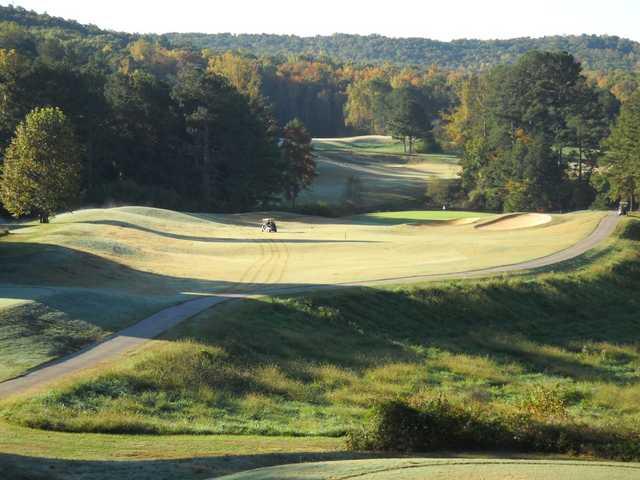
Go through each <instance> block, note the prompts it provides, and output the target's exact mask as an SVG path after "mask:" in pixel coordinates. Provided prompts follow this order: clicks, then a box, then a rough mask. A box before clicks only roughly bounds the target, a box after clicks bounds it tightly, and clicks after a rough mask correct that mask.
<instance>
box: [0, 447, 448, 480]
mask: <svg viewBox="0 0 640 480" xmlns="http://www.w3.org/2000/svg"><path fill="white" fill-rule="evenodd" d="M212 442H215V440H213V441H212ZM439 456H442V455H439ZM386 457H390V455H388V454H387V455H383V454H374V453H369V454H366V453H354V452H326V453H324V452H320V453H304V452H301V453H271V454H256V455H220V456H206V457H194V458H183V459H169V460H126V461H122V460H121V461H95V460H94V461H91V460H60V459H53V458H40V457H29V456H22V455H12V454H5V453H0V472H1V473H2V478H3V479H6V480H67V479H69V478H83V479H91V480H116V479H125V478H135V479H136V480H151V479H153V480H156V479H180V480H195V479H210V478H218V477H220V476H223V475H231V474H233V473H238V472H242V471H245V470H252V469H254V468H262V467H273V466H276V465H284V464H290V463H303V462H329V461H338V460H360V459H373V458H386Z"/></svg>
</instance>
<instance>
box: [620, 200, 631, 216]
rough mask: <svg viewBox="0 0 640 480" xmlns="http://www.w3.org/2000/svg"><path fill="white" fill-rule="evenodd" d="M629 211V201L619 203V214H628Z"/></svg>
mask: <svg viewBox="0 0 640 480" xmlns="http://www.w3.org/2000/svg"><path fill="white" fill-rule="evenodd" d="M627 213H629V202H620V205H618V215H626V214H627Z"/></svg>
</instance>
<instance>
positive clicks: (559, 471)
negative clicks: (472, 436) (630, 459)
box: [221, 458, 640, 480]
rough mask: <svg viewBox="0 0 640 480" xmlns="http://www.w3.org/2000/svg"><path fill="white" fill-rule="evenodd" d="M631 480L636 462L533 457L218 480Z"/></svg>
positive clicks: (337, 465) (285, 469)
mask: <svg viewBox="0 0 640 480" xmlns="http://www.w3.org/2000/svg"><path fill="white" fill-rule="evenodd" d="M347 478H359V479H363V480H378V479H379V480H382V479H385V480H601V479H605V478H606V479H611V480H635V479H637V478H640V464H623V463H589V462H566V461H554V462H549V461H536V460H494V459H491V460H481V459H473V460H472V459H467V460H464V459H422V458H415V459H388V460H354V461H342V462H323V463H308V464H301V465H285V466H282V467H272V468H261V469H258V470H253V471H249V472H246V473H239V474H236V475H230V476H227V477H221V480H223V479H224V480H327V479H331V480H341V479H347Z"/></svg>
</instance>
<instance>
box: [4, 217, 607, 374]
mask: <svg viewBox="0 0 640 480" xmlns="http://www.w3.org/2000/svg"><path fill="white" fill-rule="evenodd" d="M265 215H274V214H273V213H269V212H267V213H253V214H243V215H197V214H185V213H179V212H171V211H167V210H160V209H152V208H142V207H122V208H112V209H95V210H83V211H78V212H74V213H68V214H64V215H60V216H58V217H56V218H55V219H54V220H53V222H52V223H51V224H49V225H35V224H33V225H27V226H25V227H24V228H20V229H16V230H14V231H12V233H11V234H9V235H7V236H5V237H3V238H2V239H0V261H1V265H2V267H1V268H0V347H1V348H0V380H2V379H6V378H10V377H12V376H15V375H18V374H20V373H22V372H24V371H25V370H27V369H29V368H31V367H34V366H36V365H38V364H40V363H42V362H46V361H48V360H51V359H54V358H57V357H59V356H61V355H64V354H66V353H69V352H72V351H75V350H77V349H79V348H81V347H82V346H84V345H86V344H88V343H90V342H92V341H95V340H99V339H101V338H104V337H105V336H106V335H108V334H110V333H112V332H114V331H116V330H119V329H122V328H124V327H125V326H127V325H130V324H131V323H133V322H135V321H138V320H141V319H142V318H145V317H146V316H148V315H150V314H152V313H154V312H156V311H158V310H160V309H162V308H164V307H166V306H169V305H172V304H175V303H178V302H182V301H186V300H189V299H193V298H197V296H199V295H207V294H212V293H216V292H228V291H250V290H255V289H260V288H264V287H266V286H271V285H283V286H284V285H324V284H333V283H336V282H352V281H356V280H373V279H380V278H388V277H402V276H410V275H415V274H433V273H444V272H454V271H463V270H468V269H475V268H480V267H483V266H495V265H498V264H504V263H513V262H515V261H523V260H528V259H531V258H535V257H538V256H543V255H546V254H549V253H552V252H555V251H557V250H560V249H562V248H566V247H568V246H570V245H572V244H574V243H575V242H577V241H578V240H579V239H581V238H583V237H585V236H586V235H588V233H589V232H591V231H592V230H593V228H595V226H596V225H597V223H598V221H599V220H600V218H601V214H598V213H580V214H574V215H563V216H557V217H554V221H553V222H551V223H550V224H549V225H546V226H543V228H534V229H518V230H514V231H510V232H507V233H506V234H505V232H484V231H478V230H477V229H475V228H474V226H473V225H456V224H453V223H450V222H447V221H445V220H447V219H456V218H459V217H461V216H468V215H466V214H464V213H460V212H448V213H446V214H445V213H443V212H417V213H416V212H410V213H395V214H393V215H391V214H382V215H377V214H374V215H371V216H358V217H354V218H343V219H331V220H328V219H323V218H318V217H308V216H300V215H292V214H277V213H276V214H275V215H276V217H277V218H278V220H279V227H280V228H279V233H278V234H277V235H268V234H264V233H261V232H260V231H259V228H258V225H259V222H260V219H261V218H262V217H263V216H265ZM390 215H391V216H393V217H394V218H390ZM471 215H473V216H475V217H480V216H482V215H481V214H475V213H474V214H471ZM436 220H437V221H436ZM437 225H438V226H437ZM436 226H437V227H436Z"/></svg>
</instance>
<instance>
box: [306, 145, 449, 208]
mask: <svg viewBox="0 0 640 480" xmlns="http://www.w3.org/2000/svg"><path fill="white" fill-rule="evenodd" d="M313 147H314V150H315V152H316V163H317V169H318V177H317V178H316V180H315V181H314V183H313V184H312V185H311V188H310V189H309V190H307V191H304V192H303V193H302V194H301V196H300V200H299V203H300V204H305V203H306V204H308V203H319V202H320V203H326V204H328V205H340V204H344V203H345V202H347V201H349V200H350V199H349V198H348V197H347V196H345V195H346V192H347V183H348V181H349V178H350V177H353V178H356V179H357V181H358V182H359V188H360V189H361V191H359V192H358V193H359V198H358V199H357V200H356V202H355V203H357V204H358V205H359V206H363V207H367V208H369V207H376V206H393V205H407V204H419V203H421V202H423V201H424V197H425V193H426V191H427V188H428V184H429V183H430V182H433V181H438V182H440V181H450V180H452V179H454V178H457V175H458V172H459V171H460V167H459V165H458V159H457V158H456V157H453V156H450V155H427V154H414V155H405V154H404V153H403V151H402V144H401V143H399V142H398V141H396V140H392V139H391V138H390V137H383V136H376V135H369V136H363V137H352V138H335V139H331V138H329V139H314V141H313ZM351 201H353V199H351Z"/></svg>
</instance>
